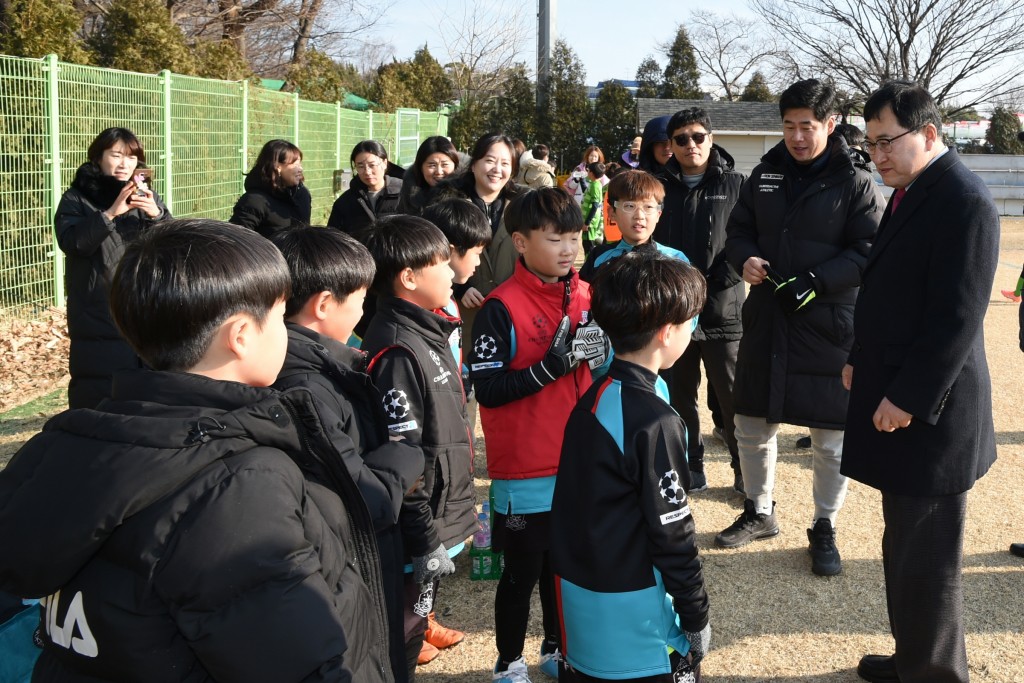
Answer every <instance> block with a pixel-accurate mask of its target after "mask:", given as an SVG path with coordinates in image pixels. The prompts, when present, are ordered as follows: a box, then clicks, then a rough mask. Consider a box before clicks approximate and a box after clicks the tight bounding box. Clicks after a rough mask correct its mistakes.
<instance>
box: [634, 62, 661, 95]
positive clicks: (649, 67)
mask: <svg viewBox="0 0 1024 683" xmlns="http://www.w3.org/2000/svg"><path fill="white" fill-rule="evenodd" d="M636 80H637V83H638V86H639V87H637V89H636V96H637V97H638V98H640V97H657V96H658V90H659V88H660V87H661V65H659V64H658V62H656V61H655V60H654V57H651V56H650V55H648V56H647V57H644V61H642V62H640V66H639V68H637V70H636Z"/></svg>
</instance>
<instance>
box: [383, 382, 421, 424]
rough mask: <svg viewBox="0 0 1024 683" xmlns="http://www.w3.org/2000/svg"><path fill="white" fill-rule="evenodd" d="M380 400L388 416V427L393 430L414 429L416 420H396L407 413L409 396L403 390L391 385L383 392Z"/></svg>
mask: <svg viewBox="0 0 1024 683" xmlns="http://www.w3.org/2000/svg"><path fill="white" fill-rule="evenodd" d="M382 401H383V403H384V412H385V413H386V414H387V416H388V423H389V424H388V429H390V430H391V431H393V432H408V431H410V430H413V429H416V420H407V421H405V422H399V421H398V420H402V418H404V417H406V416H408V415H409V397H408V396H407V395H406V393H405V392H404V391H402V390H401V389H398V388H397V387H392V388H391V389H388V391H387V393H385V394H384V397H383V399H382Z"/></svg>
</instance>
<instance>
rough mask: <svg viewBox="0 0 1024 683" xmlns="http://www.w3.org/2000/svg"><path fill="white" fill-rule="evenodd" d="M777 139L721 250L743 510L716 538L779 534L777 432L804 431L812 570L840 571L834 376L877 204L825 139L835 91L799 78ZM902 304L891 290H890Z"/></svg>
mask: <svg viewBox="0 0 1024 683" xmlns="http://www.w3.org/2000/svg"><path fill="white" fill-rule="evenodd" d="M779 112H780V114H781V116H782V128H783V140H782V142H780V143H779V144H778V145H776V146H775V147H774V148H772V149H771V150H769V151H768V153H767V154H765V155H764V156H763V157H762V158H761V163H760V164H759V165H758V166H757V167H756V168H755V169H754V171H753V173H752V174H751V176H750V179H749V180H748V181H747V182H746V183H744V185H743V188H742V190H741V191H740V198H739V201H738V202H737V203H736V206H735V208H734V209H733V211H732V214H731V216H730V217H729V224H728V227H727V233H728V237H727V239H726V245H725V249H726V254H727V256H728V259H729V261H730V263H732V265H733V267H734V268H736V269H737V270H738V271H740V272H741V273H742V275H743V279H744V280H745V281H746V282H748V283H749V284H750V286H751V287H750V295H749V297H748V298H747V301H746V304H744V307H743V339H742V340H741V341H740V348H739V358H738V359H737V363H736V382H735V390H734V394H733V398H734V405H735V410H736V417H735V425H736V441H737V443H738V446H739V455H740V467H741V470H742V473H743V483H744V487H745V489H746V498H747V499H746V500H745V501H744V505H743V512H742V514H740V515H739V517H737V519H736V521H735V522H734V523H733V524H732V525H731V526H729V527H728V528H726V529H725V530H723V531H722V532H721V533H720V534H718V536H716V537H715V543H716V544H717V545H718V546H720V547H723V548H737V547H739V546H742V545H746V544H747V543H750V542H751V541H755V540H758V539H764V538H770V537H772V536H775V535H777V534H778V533H779V526H778V524H777V523H776V520H775V501H773V500H772V489H773V487H774V483H775V463H776V459H777V449H778V446H777V442H776V435H777V434H778V430H779V424H780V423H787V424H795V425H801V426H803V427H809V428H810V432H811V446H812V456H811V457H812V470H813V497H814V514H813V517H811V519H810V520H809V521H810V528H809V529H808V530H807V538H808V542H809V551H810V556H811V571H812V572H814V573H815V574H817V575H819V576H833V575H835V574H839V573H840V572H841V571H842V561H841V558H840V555H839V549H838V548H837V547H836V540H835V539H836V517H837V516H838V513H839V509H840V508H841V507H842V505H843V501H844V500H845V498H846V488H847V480H846V477H844V476H843V475H842V474H841V473H840V463H841V461H842V455H843V427H844V425H845V423H846V408H847V403H848V400H849V395H848V393H847V391H846V390H845V389H844V388H843V384H842V380H841V377H840V375H841V371H842V368H843V365H844V364H845V363H846V359H847V357H848V355H849V353H850V347H851V346H852V344H853V306H854V302H855V301H856V299H857V288H858V287H859V285H860V281H861V272H862V271H863V269H864V264H865V263H866V262H867V255H868V250H869V249H870V246H871V240H872V238H873V236H874V233H875V229H876V228H877V227H878V221H879V219H880V218H881V216H882V210H883V208H884V202H883V201H882V198H881V195H880V193H879V191H878V188H877V187H876V186H875V182H874V179H873V178H872V177H871V174H870V173H868V171H867V169H866V168H864V167H863V166H862V165H861V163H860V161H859V158H858V159H856V160H855V159H854V158H852V157H851V154H850V150H849V148H848V147H847V145H846V141H845V140H844V139H843V137H842V135H840V134H838V133H835V132H834V131H835V125H836V124H835V119H834V118H833V115H834V114H835V112H836V96H835V91H834V90H833V88H832V87H831V86H829V85H826V84H825V83H821V82H820V81H817V80H814V79H810V80H805V81H799V82H797V83H794V84H793V85H792V86H790V87H789V88H788V89H787V90H786V91H785V92H784V93H782V96H781V97H780V99H779ZM899 296H901V297H902V293H899Z"/></svg>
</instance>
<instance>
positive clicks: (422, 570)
mask: <svg viewBox="0 0 1024 683" xmlns="http://www.w3.org/2000/svg"><path fill="white" fill-rule="evenodd" d="M412 570H413V576H412V578H413V580H414V581H415V582H416V583H417V584H418V585H421V586H422V585H423V584H425V583H429V582H431V581H433V580H434V579H440V578H441V577H442V576H448V575H449V574H454V573H455V563H454V562H452V561H451V558H450V557H448V550H447V549H445V547H444V543H442V544H441V545H439V546H437V547H436V548H434V549H433V550H431V551H430V552H429V553H427V554H426V555H418V556H416V557H414V558H412Z"/></svg>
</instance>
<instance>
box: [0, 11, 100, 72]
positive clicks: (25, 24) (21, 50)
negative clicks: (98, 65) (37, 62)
mask: <svg viewBox="0 0 1024 683" xmlns="http://www.w3.org/2000/svg"><path fill="white" fill-rule="evenodd" d="M81 22H82V20H81V17H79V15H78V12H77V10H76V9H75V6H74V3H73V2H72V0H51V1H50V2H34V1H33V0H6V1H5V2H2V3H0V53H2V54H8V55H14V56H16V57H44V56H46V55H48V54H51V53H52V54H56V55H57V57H59V58H60V59H61V60H63V61H65V62H74V63H75V64H89V63H90V62H91V59H92V58H91V55H90V54H89V51H88V50H87V49H86V47H85V45H83V44H82V41H81V40H80V39H79V37H78V29H79V27H80V26H81Z"/></svg>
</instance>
